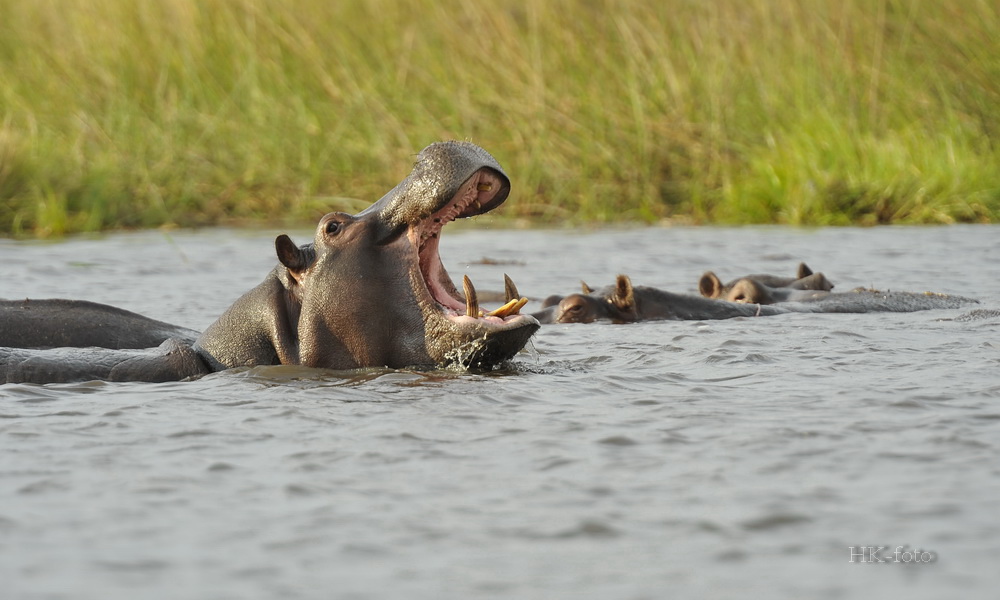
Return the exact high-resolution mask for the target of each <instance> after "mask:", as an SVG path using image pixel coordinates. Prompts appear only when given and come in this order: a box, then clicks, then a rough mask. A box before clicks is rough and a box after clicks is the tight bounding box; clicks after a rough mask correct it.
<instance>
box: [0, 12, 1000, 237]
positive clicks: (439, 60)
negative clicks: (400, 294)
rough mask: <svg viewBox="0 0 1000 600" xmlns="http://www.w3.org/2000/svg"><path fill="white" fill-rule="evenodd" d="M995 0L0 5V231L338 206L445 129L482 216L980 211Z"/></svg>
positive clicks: (583, 218)
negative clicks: (496, 201)
mask: <svg viewBox="0 0 1000 600" xmlns="http://www.w3.org/2000/svg"><path fill="white" fill-rule="evenodd" d="M998 31H1000V3H998V2H996V1H995V0H963V1H961V2H920V1H918V0H841V1H839V2H828V1H826V0H715V1H712V2H702V1H700V0H658V1H629V0H621V1H618V2H611V1H598V0H552V1H548V0H546V1H543V0H522V1H520V2H507V3H496V2H492V1H487V0H434V1H430V0H402V1H391V2H390V1H387V0H362V1H358V2H330V1H329V0H297V1H296V2H286V1H284V0H157V1H156V2H145V1H142V0H31V1H25V2H20V1H13V0H8V1H2V0H0V119H2V121H0V234H6V235H15V236H54V235H61V234H65V233H68V232H76V231H93V230H102V229H109V228H137V227H156V226H163V225H167V226H201V225H211V224H219V223H228V224H232V223H243V222H247V223H253V222H274V221H276V220H281V221H285V222H287V221H300V222H302V223H305V222H307V221H311V220H313V219H315V218H316V217H318V216H319V215H321V214H323V213H325V212H327V211H329V210H347V211H356V210H358V209H360V208H361V207H363V206H366V205H367V204H368V203H370V202H371V201H373V200H375V199H377V198H379V197H380V196H381V195H382V194H383V193H384V192H385V191H387V190H388V189H390V188H391V187H392V186H393V185H395V183H396V182H398V181H399V180H400V179H401V178H402V177H404V176H405V175H406V173H407V172H408V171H409V168H410V165H411V164H412V160H413V157H414V155H415V154H416V152H417V151H419V150H420V149H421V148H422V147H424V146H425V145H427V144H428V143H430V142H433V141H436V140H440V139H469V140H472V141H474V142H476V143H478V144H480V145H481V146H483V147H484V148H486V149H487V150H489V151H490V152H491V153H492V154H494V156H496V157H497V159H498V160H499V161H500V163H501V164H503V165H504V167H505V168H506V170H507V171H508V173H509V174H510V175H511V178H512V180H513V183H514V190H513V193H512V195H511V198H510V200H508V202H507V204H506V205H505V208H504V209H502V210H501V214H502V215H504V216H505V217H507V218H510V219H514V220H518V221H523V222H529V223H541V224H550V225H551V224H556V223H559V224H563V223H566V224H581V223H590V222H608V221H639V222H661V221H670V222H685V223H687V222H691V223H788V224H810V225H812V224H879V223H951V222H996V221H997V220H998V217H1000V147H998V142H1000V138H998V135H1000V35H998V34H997V32H998Z"/></svg>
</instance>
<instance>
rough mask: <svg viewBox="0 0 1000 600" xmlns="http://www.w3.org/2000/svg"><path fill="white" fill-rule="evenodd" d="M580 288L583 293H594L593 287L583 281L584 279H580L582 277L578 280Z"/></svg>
mask: <svg viewBox="0 0 1000 600" xmlns="http://www.w3.org/2000/svg"><path fill="white" fill-rule="evenodd" d="M580 289H581V290H583V293H584V294H593V293H594V288H592V287H590V286H589V285H587V282H586V281H584V280H582V279H581V280H580Z"/></svg>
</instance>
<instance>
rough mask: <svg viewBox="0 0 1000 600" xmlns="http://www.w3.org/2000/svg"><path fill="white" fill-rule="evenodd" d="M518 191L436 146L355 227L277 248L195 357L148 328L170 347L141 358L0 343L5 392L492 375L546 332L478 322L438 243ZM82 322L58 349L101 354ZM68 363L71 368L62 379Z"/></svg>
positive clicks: (336, 223) (327, 224)
mask: <svg viewBox="0 0 1000 600" xmlns="http://www.w3.org/2000/svg"><path fill="white" fill-rule="evenodd" d="M509 192H510V181H509V179H508V178H507V176H506V174H505V173H504V172H503V169H502V168H501V167H500V165H499V164H498V163H497V162H496V160H495V159H494V158H493V157H492V156H490V155H489V154H488V153H487V152H486V151H485V150H483V149H482V148H480V147H478V146H476V145H475V144H472V143H469V142H441V143H437V144H432V145H430V146H428V147H427V148H425V149H424V150H423V151H421V152H420V154H419V155H418V157H417V161H416V164H415V165H414V168H413V171H412V172H411V173H410V175H409V176H407V178H406V179H404V180H403V181H402V182H401V183H400V184H399V185H397V186H396V187H395V188H393V189H392V190H391V191H390V192H389V193H388V194H386V195H385V196H384V197H382V198H381V199H380V200H379V201H377V202H375V203H374V204H372V205H371V206H370V207H368V208H367V209H365V210H364V211H362V212H361V213H359V214H357V215H349V214H346V213H330V214H328V215H326V216H324V217H323V218H322V219H321V220H320V222H319V225H318V227H317V229H316V234H315V237H314V239H313V242H312V243H311V244H308V245H304V246H301V247H299V246H296V245H295V244H294V243H293V242H292V241H291V240H290V239H289V238H288V237H287V236H284V235H282V236H279V237H278V238H277V239H276V240H275V248H276V251H277V255H278V261H279V265H278V266H277V267H275V269H274V270H273V271H272V272H271V273H270V274H269V275H268V276H267V277H266V278H265V279H264V281H263V282H262V283H261V284H260V285H258V286H257V287H255V288H254V289H252V290H250V291H249V292H247V293H246V294H245V295H244V296H242V297H241V298H240V299H238V300H237V301H236V302H235V303H234V304H233V305H232V307H230V308H229V310H227V311H226V312H225V313H224V314H223V315H222V316H221V317H219V319H218V320H217V321H216V322H215V323H213V324H212V325H211V326H209V328H208V329H207V330H206V331H205V332H204V333H203V334H201V335H200V336H198V337H197V339H196V340H195V341H194V344H193V345H191V344H190V341H191V340H190V337H191V336H190V335H188V334H187V333H185V334H183V335H181V336H172V335H169V331H170V330H169V329H168V330H163V329H162V327H160V325H155V326H154V325H153V324H152V323H158V322H155V321H152V320H150V322H149V323H147V324H146V327H145V331H144V332H143V333H144V334H149V335H151V336H152V337H153V339H154V340H155V339H156V338H157V336H158V332H161V331H163V332H165V333H168V338H169V339H167V340H166V341H164V340H159V341H157V342H156V343H158V344H159V343H160V342H163V344H162V345H160V346H159V347H157V348H155V349H149V350H142V351H126V350H120V349H114V348H118V347H119V346H112V345H109V346H108V349H95V348H77V349H72V348H60V349H58V350H23V349H22V348H43V347H48V343H47V342H45V341H43V340H41V339H34V338H33V337H32V334H30V332H25V331H19V332H14V333H11V334H10V335H9V336H8V337H7V338H4V339H0V343H2V344H3V345H5V346H11V345H14V346H19V347H20V348H18V349H11V348H7V349H5V350H4V352H3V353H0V382H3V381H33V382H38V383H44V382H48V381H71V380H80V379H122V380H125V379H128V380H145V381H149V380H156V381H162V380H165V379H183V378H185V377H191V376H197V375H200V374H203V373H206V372H210V371H219V370H223V369H227V368H231V367H239V366H252V365H267V364H295V365H303V366H309V367H321V368H330V369H352V368H357V367H371V366H386V367H403V366H411V365H427V366H432V365H447V364H452V363H456V364H460V365H463V366H466V367H470V368H478V369H489V368H492V367H493V366H494V365H496V364H497V363H500V362H502V361H504V360H507V359H509V358H511V357H512V356H513V355H514V354H516V353H517V352H518V351H519V350H520V349H521V348H522V347H524V345H525V344H526V343H527V341H528V339H529V338H530V337H531V335H532V334H533V333H534V332H535V331H536V330H537V329H538V321H537V320H535V319H534V318H532V317H531V316H530V315H521V314H518V312H517V311H518V310H519V309H520V307H521V306H523V304H524V301H518V300H515V301H512V302H511V303H509V306H507V307H506V308H503V309H500V310H497V311H493V312H492V313H488V314H484V313H483V312H482V311H480V310H479V309H478V305H477V304H476V303H475V299H474V298H472V299H469V298H467V297H465V296H462V295H460V294H459V293H458V291H457V290H456V287H455V285H454V283H452V281H451V279H450V277H449V276H448V273H447V271H446V270H445V268H444V266H443V264H442V263H441V259H440V257H439V255H438V243H439V236H440V233H441V229H442V227H444V225H446V224H447V223H448V222H450V221H453V220H455V219H457V218H464V217H472V216H475V215H478V214H482V213H485V212H487V211H490V210H493V209H494V208H496V207H497V206H499V205H500V204H502V203H503V202H504V200H506V198H507V195H508V194H509ZM468 287H469V288H471V283H470V284H469V286H468ZM473 294H474V292H473ZM53 306H54V305H53ZM106 308H107V309H109V310H116V309H111V307H106ZM50 312H51V314H56V313H54V312H52V311H50ZM80 314H81V313H77V314H76V316H74V313H73V311H70V313H69V314H67V315H64V316H62V317H60V319H61V323H62V325H61V328H62V329H65V333H64V334H63V338H62V339H63V344H62V345H65V346H83V345H94V344H92V340H93V339H94V337H93V335H92V333H90V332H89V331H88V330H87V329H88V324H87V322H86V321H85V320H84V319H82V318H79V316H80ZM117 323H118V326H119V329H120V330H121V332H122V333H124V332H125V331H130V332H132V333H130V335H134V336H138V334H136V332H134V331H133V330H132V328H131V327H130V326H128V325H126V321H124V320H122V321H118V322H117ZM114 327H115V326H114V324H110V325H109V327H108V329H109V331H110V330H113V329H114ZM168 327H172V326H168ZM140 329H141V328H140ZM177 329H179V330H181V331H183V332H187V330H183V329H182V328H177ZM111 337H114V335H112V336H111ZM7 341H17V342H19V343H17V344H10V343H4V342H7ZM191 357H196V358H197V360H194V361H191V360H188V359H189V358H191ZM39 365H42V366H41V367H39ZM59 365H65V366H66V367H67V368H66V369H65V370H64V371H60V369H59Z"/></svg>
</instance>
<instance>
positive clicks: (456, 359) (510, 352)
mask: <svg viewBox="0 0 1000 600" xmlns="http://www.w3.org/2000/svg"><path fill="white" fill-rule="evenodd" d="M501 185H502V182H501V180H500V178H499V177H498V176H497V175H496V174H495V173H494V172H493V171H492V170H491V169H488V168H483V169H479V170H478V171H476V173H474V174H473V175H472V176H471V177H470V178H469V179H467V180H466V181H465V183H463V184H462V186H461V187H460V188H459V190H458V193H456V194H455V196H454V197H453V198H452V200H451V201H450V202H448V203H447V204H446V205H445V206H444V207H443V208H441V209H440V210H438V211H437V212H436V213H434V214H432V215H429V216H427V217H425V218H423V219H421V220H419V221H417V222H415V223H411V224H410V226H409V230H408V232H407V235H406V236H405V239H406V240H407V241H408V242H409V244H410V245H411V246H412V247H413V248H414V249H416V262H417V266H418V268H417V269H416V270H415V273H414V275H416V273H419V275H420V276H419V277H418V276H414V277H411V280H412V288H413V293H414V296H415V297H416V299H417V302H418V304H419V306H420V308H421V312H422V314H423V318H424V327H425V331H426V350H427V352H428V354H429V355H430V356H431V358H433V359H434V360H435V361H437V362H438V363H439V364H442V365H448V364H460V365H462V366H464V367H470V368H476V369H490V368H492V367H494V366H495V365H497V364H498V363H501V362H503V361H505V360H509V359H510V358H512V357H513V356H514V355H515V354H517V352H518V351H520V350H521V348H523V347H524V345H525V344H526V343H527V342H528V339H530V338H531V336H532V335H533V334H534V333H535V332H536V331H537V330H538V328H539V323H538V320H537V319H535V318H534V317H532V316H530V315H522V314H519V313H518V311H519V310H520V308H521V306H523V302H522V303H520V304H514V305H513V307H507V308H506V309H503V310H497V311H493V312H491V313H483V312H482V311H480V310H479V309H478V303H477V302H476V301H475V300H474V297H475V292H474V290H470V291H471V294H467V297H462V296H460V295H459V293H458V290H457V288H456V287H455V284H454V283H453V282H452V280H451V277H449V275H448V272H447V270H445V268H444V264H443V263H442V262H441V257H440V255H439V254H438V247H439V244H440V235H441V229H442V228H443V227H444V226H445V225H446V224H448V223H450V222H451V221H454V220H455V219H458V218H466V217H472V216H475V215H479V214H482V213H485V212H488V211H489V210H490V209H491V208H492V204H493V203H492V202H491V201H492V198H493V196H494V195H495V194H496V193H497V191H498V190H500V188H501ZM484 207H486V208H484ZM515 293H516V292H515ZM470 296H471V298H473V300H471V303H470V301H469V297H470Z"/></svg>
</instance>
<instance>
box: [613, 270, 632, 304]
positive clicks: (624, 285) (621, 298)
mask: <svg viewBox="0 0 1000 600" xmlns="http://www.w3.org/2000/svg"><path fill="white" fill-rule="evenodd" d="M611 304H613V305H614V307H615V308H617V309H618V310H620V311H628V310H631V309H632V308H633V307H635V292H634V290H633V289H632V280H631V279H629V277H628V275H619V276H618V277H617V278H616V279H615V293H614V295H613V296H612V297H611Z"/></svg>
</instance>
